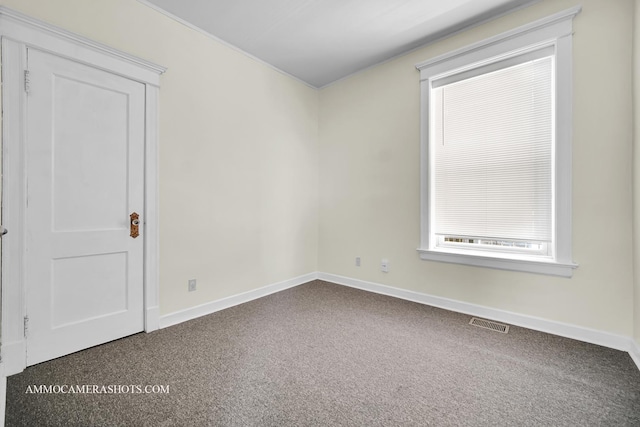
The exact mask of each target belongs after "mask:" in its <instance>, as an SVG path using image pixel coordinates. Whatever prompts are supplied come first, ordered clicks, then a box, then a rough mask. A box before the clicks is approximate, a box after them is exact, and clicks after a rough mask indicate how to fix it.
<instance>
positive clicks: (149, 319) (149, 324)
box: [144, 305, 160, 332]
mask: <svg viewBox="0 0 640 427" xmlns="http://www.w3.org/2000/svg"><path fill="white" fill-rule="evenodd" d="M158 329H160V307H158V306H157V305H156V306H155V307H148V308H147V316H146V317H145V324H144V331H145V332H153V331H157V330H158Z"/></svg>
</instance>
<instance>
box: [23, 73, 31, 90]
mask: <svg viewBox="0 0 640 427" xmlns="http://www.w3.org/2000/svg"><path fill="white" fill-rule="evenodd" d="M30 84H31V80H30V77H29V70H24V91H25V92H27V93H29V89H30Z"/></svg>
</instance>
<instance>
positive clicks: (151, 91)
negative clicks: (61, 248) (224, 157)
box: [0, 6, 166, 376]
mask: <svg viewBox="0 0 640 427" xmlns="http://www.w3.org/2000/svg"><path fill="white" fill-rule="evenodd" d="M0 37H1V43H2V107H3V108H2V111H3V113H2V114H3V117H2V224H3V226H5V227H6V228H7V229H8V230H9V233H8V234H7V235H5V236H4V237H3V238H2V274H1V277H0V281H1V284H0V286H1V292H2V293H1V298H2V301H1V304H2V319H1V321H2V324H1V333H2V335H1V342H0V358H1V359H0V360H1V363H2V368H3V370H4V375H7V376H8V375H13V374H16V373H19V372H21V371H22V370H24V368H25V367H26V363H27V362H26V361H27V353H26V352H27V346H26V343H27V340H26V335H25V315H26V303H27V301H26V297H25V295H26V292H25V291H26V289H25V284H24V273H25V270H26V264H25V262H26V261H25V250H26V246H25V242H26V204H27V188H26V167H25V166H26V160H27V159H26V156H25V150H24V145H25V135H26V130H27V120H26V117H27V116H26V102H25V101H26V97H27V89H28V75H27V74H26V73H25V70H26V69H27V67H26V65H27V49H28V48H33V49H38V50H41V51H45V52H49V53H52V54H54V55H57V56H60V57H63V58H66V59H70V60H72V61H76V62H79V63H82V64H86V65H89V66H92V67H95V68H98V69H101V70H104V71H108V72H111V73H114V74H117V75H120V76H123V77H126V78H128V79H131V80H135V81H137V82H139V83H142V84H144V85H145V142H144V144H145V148H144V150H145V165H144V181H145V182H144V207H145V212H146V214H145V218H144V221H143V226H144V233H143V235H142V237H143V238H144V283H143V289H144V291H143V292H144V330H145V331H146V332H151V331H154V330H157V329H158V328H159V324H160V311H159V245H158V243H159V227H158V97H159V96H158V95H159V89H160V75H161V74H162V73H164V72H165V71H166V68H164V67H161V66H158V65H156V64H153V63H151V62H148V61H145V60H143V59H140V58H137V57H135V56H132V55H129V54H127V53H124V52H121V51H118V50H116V49H113V48H110V47H108V46H105V45H102V44H100V43H97V42H94V41H92V40H89V39H86V38H84V37H82V36H78V35H76V34H73V33H70V32H68V31H66V30H64V29H61V28H58V27H55V26H53V25H50V24H48V23H45V22H42V21H39V20H37V19H34V18H31V17H29V16H26V15H24V14H22V13H19V12H16V11H14V10H12V9H9V8H6V7H3V6H0Z"/></svg>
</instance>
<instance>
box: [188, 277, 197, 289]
mask: <svg viewBox="0 0 640 427" xmlns="http://www.w3.org/2000/svg"><path fill="white" fill-rule="evenodd" d="M195 290H196V279H191V280H189V292H193V291H195Z"/></svg>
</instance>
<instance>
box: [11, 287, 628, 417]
mask: <svg viewBox="0 0 640 427" xmlns="http://www.w3.org/2000/svg"><path fill="white" fill-rule="evenodd" d="M469 319H470V317H469V316H466V315H461V314H457V313H453V312H449V311H445V310H441V309H437V308H432V307H427V306H423V305H420V304H415V303H411V302H406V301H402V300H398V299H394V298H390V297H385V296H381V295H376V294H372V293H368V292H363V291H359V290H355V289H350V288H346V287H342V286H338V285H334V284H329V283H324V282H320V281H317V282H312V283H308V284H305V285H302V286H299V287H297V288H293V289H289V290H287V291H283V292H280V293H278V294H274V295H271V296H268V297H265V298H262V299H260V300H257V301H253V302H250V303H246V304H243V305H240V306H237V307H234V308H230V309H227V310H223V311H221V312H218V313H214V314H212V315H209V316H205V317H201V318H199V319H196V320H193V321H190V322H186V323H182V324H180V325H177V326H173V327H171V328H167V329H163V330H160V331H157V332H153V333H151V334H138V335H134V336H131V337H128V338H124V339H122V340H118V341H115V342H112V343H108V344H105V345H102V346H99V347H94V348H91V349H88V350H85V351H82V352H79V353H75V354H72V355H69V356H66V357H63V358H60V359H56V360H52V361H49V362H45V363H42V364H39V365H36V366H32V367H30V368H27V369H26V370H25V371H24V372H23V373H21V374H18V375H14V376H12V377H9V378H8V385H7V387H8V399H7V418H6V420H7V426H154V427H155V426H395V425H401V426H639V425H640V371H639V370H638V369H637V367H636V366H635V365H634V363H633V361H632V360H631V358H630V357H629V355H628V354H627V353H624V352H621V351H616V350H611V349H608V348H604V347H599V346H596V345H591V344H586V343H582V342H579V341H574V340H570V339H566V338H560V337H556V336H552V335H548V334H544V333H540V332H535V331H531V330H527V329H523V328H518V327H511V329H510V331H509V334H507V335H504V334H500V333H497V332H494V331H490V330H485V329H480V328H477V327H474V326H470V325H469V324H468V322H469ZM82 384H90V385H93V384H96V385H100V386H102V385H105V386H107V385H156V384H157V385H168V386H169V393H168V394H32V393H26V390H27V389H28V387H29V386H30V385H31V386H32V385H82Z"/></svg>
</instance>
